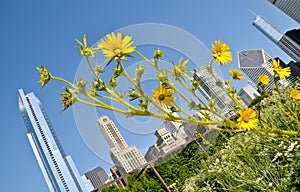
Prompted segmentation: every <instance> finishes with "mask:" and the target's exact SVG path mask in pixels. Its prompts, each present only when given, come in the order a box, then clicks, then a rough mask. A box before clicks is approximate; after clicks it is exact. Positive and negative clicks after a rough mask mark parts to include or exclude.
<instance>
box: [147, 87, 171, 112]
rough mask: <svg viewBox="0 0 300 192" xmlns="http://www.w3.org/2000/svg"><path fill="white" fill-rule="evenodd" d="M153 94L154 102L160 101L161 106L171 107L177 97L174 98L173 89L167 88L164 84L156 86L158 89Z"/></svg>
mask: <svg viewBox="0 0 300 192" xmlns="http://www.w3.org/2000/svg"><path fill="white" fill-rule="evenodd" d="M152 92H153V96H152V98H153V100H154V101H159V102H160V104H161V105H166V106H168V107H171V106H172V104H171V103H172V102H174V101H175V97H173V96H172V95H173V93H174V91H173V90H172V89H167V88H165V87H164V86H163V85H162V84H160V86H159V87H157V86H156V89H155V90H152Z"/></svg>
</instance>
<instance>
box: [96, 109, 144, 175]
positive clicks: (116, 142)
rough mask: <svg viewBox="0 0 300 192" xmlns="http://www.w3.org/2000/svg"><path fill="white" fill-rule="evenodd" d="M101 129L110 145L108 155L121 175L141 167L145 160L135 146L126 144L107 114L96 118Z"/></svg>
mask: <svg viewBox="0 0 300 192" xmlns="http://www.w3.org/2000/svg"><path fill="white" fill-rule="evenodd" d="M98 123H99V126H100V128H101V131H102V133H103V135H104V137H105V139H106V141H107V143H108V144H109V146H110V157H111V159H112V161H113V162H114V164H115V165H116V167H117V168H118V170H119V172H120V174H121V175H123V174H126V173H130V172H132V171H134V170H135V169H139V168H141V167H142V166H143V165H145V164H146V163H147V162H146V160H145V158H144V157H143V155H142V153H141V152H140V151H139V150H138V149H137V148H136V147H135V146H128V145H127V143H126V141H125V140H124V138H123V137H122V135H121V134H120V132H119V130H118V129H117V127H116V126H115V124H114V122H113V121H112V120H110V119H109V118H108V117H107V116H105V115H104V116H102V117H100V118H99V119H98Z"/></svg>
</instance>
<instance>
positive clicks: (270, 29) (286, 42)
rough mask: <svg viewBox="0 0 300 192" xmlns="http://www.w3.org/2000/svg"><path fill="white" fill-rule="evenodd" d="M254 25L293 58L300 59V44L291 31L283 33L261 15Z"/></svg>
mask: <svg viewBox="0 0 300 192" xmlns="http://www.w3.org/2000/svg"><path fill="white" fill-rule="evenodd" d="M253 25H254V26H255V27H256V28H257V29H258V30H259V31H261V32H262V33H263V34H264V35H266V36H267V37H268V38H269V39H270V40H271V41H273V43H275V44H276V45H277V46H279V47H280V48H281V49H282V50H283V51H284V52H286V53H287V54H288V55H289V56H290V57H291V58H292V59H294V60H295V61H299V60H300V44H299V43H297V42H296V41H295V40H293V38H291V37H290V36H289V33H287V34H284V33H282V32H281V31H279V30H278V29H277V28H276V27H274V26H273V25H272V24H271V23H270V22H269V21H267V20H266V19H264V18H263V17H261V16H257V17H256V18H255V20H254V21H253Z"/></svg>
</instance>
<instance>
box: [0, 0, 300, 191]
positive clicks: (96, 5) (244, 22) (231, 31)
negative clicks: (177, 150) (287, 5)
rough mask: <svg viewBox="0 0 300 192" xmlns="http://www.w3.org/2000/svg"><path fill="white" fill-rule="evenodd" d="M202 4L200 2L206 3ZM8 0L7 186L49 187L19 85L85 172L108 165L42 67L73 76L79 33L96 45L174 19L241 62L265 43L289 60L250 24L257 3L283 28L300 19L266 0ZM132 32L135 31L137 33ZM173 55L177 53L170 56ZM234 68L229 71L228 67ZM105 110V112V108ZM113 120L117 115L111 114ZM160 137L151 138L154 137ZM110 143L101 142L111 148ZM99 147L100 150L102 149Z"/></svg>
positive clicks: (2, 10)
mask: <svg viewBox="0 0 300 192" xmlns="http://www.w3.org/2000/svg"><path fill="white" fill-rule="evenodd" d="M201 2H202V3H201ZM203 2H204V1H197V0H191V1H158V0H154V1H96V0H90V1H77V0H75V1H70V0H68V1H56V0H54V1H32V0H29V1H13V0H12V1H5V2H1V6H0V21H1V22H0V23H1V30H0V37H1V42H2V46H1V47H0V49H1V51H0V53H1V58H2V64H1V65H2V70H1V71H2V74H1V76H0V80H1V81H0V82H1V85H2V89H3V90H2V93H1V99H0V101H1V106H2V113H1V114H2V115H1V129H2V134H1V135H0V137H1V138H0V142H1V143H0V147H1V164H0V167H1V171H2V174H1V179H0V181H1V191H10V190H14V191H30V192H35V191H37V192H40V191H48V189H47V186H46V183H45V182H44V178H43V176H42V174H41V171H40V169H39V167H38V164H37V162H36V159H35V157H34V155H33V152H32V150H31V147H30V145H29V142H28V140H27V137H26V128H25V125H24V122H23V120H22V118H21V115H20V113H19V111H18V106H17V90H18V89H19V88H23V89H24V91H25V92H34V93H35V94H36V95H37V96H38V97H39V99H40V100H41V101H42V103H43V106H44V108H45V110H46V112H47V113H48V116H49V118H50V120H51V122H52V125H53V127H54V129H55V131H56V133H57V135H58V138H59V139H60V141H61V143H62V146H63V148H64V150H65V152H66V153H67V154H69V155H71V156H72V158H73V160H74V162H75V163H76V165H77V167H78V169H79V172H80V173H81V174H83V173H84V172H85V171H87V170H89V169H90V168H92V167H94V166H99V165H100V166H102V167H103V168H105V169H106V170H107V171H108V170H109V167H110V166H111V165H110V164H108V163H106V162H105V161H103V160H102V159H101V158H99V157H98V156H96V155H95V154H94V153H92V152H91V150H90V149H89V148H88V147H87V145H86V144H85V142H84V141H83V140H82V138H81V137H80V134H79V131H78V129H77V127H76V123H75V121H74V117H73V111H72V110H67V111H65V112H63V113H60V111H61V109H62V106H61V105H60V104H59V94H58V93H59V92H61V91H62V88H61V87H62V86H63V85H62V84H61V83H58V82H51V83H50V84H49V85H47V86H46V87H45V89H43V90H42V89H41V88H40V85H39V84H38V83H37V81H38V80H39V75H38V73H37V72H36V70H35V67H36V66H41V65H44V64H46V65H47V66H48V69H49V70H50V71H51V73H52V74H55V75H56V76H61V77H65V78H66V79H69V80H71V81H73V79H74V77H75V73H76V71H77V68H78V65H79V63H80V61H81V57H80V55H78V54H77V52H78V51H77V50H76V49H75V48H74V46H75V45H76V42H75V39H76V38H81V37H82V35H83V34H84V33H86V34H87V35H88V41H89V42H90V43H95V42H97V41H98V40H99V39H100V38H102V37H103V36H104V35H105V34H107V33H110V32H112V31H115V30H118V29H120V28H123V27H126V26H129V25H134V24H141V23H162V24H168V25H173V26H176V27H179V28H182V29H183V30H186V31H187V32H189V33H191V34H193V35H194V36H196V37H197V38H198V39H199V40H200V41H201V42H203V44H204V45H205V46H207V47H210V44H211V43H212V42H213V41H214V40H216V39H222V40H224V41H225V42H227V43H228V44H229V45H230V46H231V50H232V52H233V56H234V59H233V62H232V64H231V66H230V67H235V68H237V59H236V55H237V54H236V53H237V51H239V50H245V49H258V48H263V49H264V50H265V51H267V52H268V53H269V54H270V55H271V56H273V57H276V56H279V57H282V58H283V60H284V61H286V62H288V61H289V60H290V58H289V57H288V56H287V55H286V54H285V53H283V52H282V51H281V50H280V49H279V48H278V47H277V46H276V45H274V44H273V43H272V42H271V41H270V40H268V39H267V38H266V37H265V36H264V35H263V34H261V33H260V32H259V31H258V30H257V29H255V28H254V27H253V26H252V24H251V23H252V21H253V19H254V16H253V15H252V14H251V13H250V12H249V11H248V9H251V10H252V11H254V12H256V13H257V14H259V15H262V16H263V17H265V18H266V19H267V20H269V21H270V22H271V23H273V24H274V25H275V26H277V27H278V28H279V29H280V30H281V31H283V32H285V31H287V30H289V29H293V28H299V25H298V24H297V23H296V22H294V21H293V20H291V19H290V18H289V17H287V16H286V15H285V14H283V13H282V12H280V11H279V10H278V9H277V8H276V7H274V6H272V5H271V4H270V3H269V2H268V1H267V0H251V1H247V0H239V1H234V0H228V1H220V0H210V1H205V3H203ZM133 38H134V37H133ZM170 58H171V56H170ZM227 69H228V67H227V68H226V67H225V68H224V69H223V70H227ZM101 113H102V114H106V112H105V111H101ZM112 119H113V117H112ZM119 128H120V131H121V132H122V134H123V135H124V137H125V140H126V141H127V142H128V143H129V144H130V145H133V144H134V145H137V146H138V147H139V146H140V145H144V144H145V143H143V144H141V143H142V142H141V143H139V142H138V141H139V140H138V139H137V140H136V141H135V142H137V143H136V144H135V142H133V139H132V137H131V135H130V133H128V131H126V130H125V129H123V128H121V127H119ZM154 140H155V139H154V138H153V137H152V138H150V139H149V140H148V141H149V142H150V141H151V142H154ZM105 145H106V144H103V146H105ZM103 146H99V148H101V147H103Z"/></svg>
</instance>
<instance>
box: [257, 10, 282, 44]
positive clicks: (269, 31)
mask: <svg viewBox="0 0 300 192" xmlns="http://www.w3.org/2000/svg"><path fill="white" fill-rule="evenodd" d="M252 24H253V25H254V26H255V27H256V28H257V29H258V30H259V31H260V32H262V33H263V34H264V35H266V36H267V37H268V38H269V39H270V40H271V41H273V42H274V43H275V44H278V42H279V40H280V39H281V38H282V36H283V33H282V32H281V31H279V30H278V29H277V28H276V27H275V26H273V25H272V24H271V23H270V22H269V21H267V20H266V19H264V18H263V17H262V16H260V15H258V16H256V18H255V20H254V21H253V23H252Z"/></svg>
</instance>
